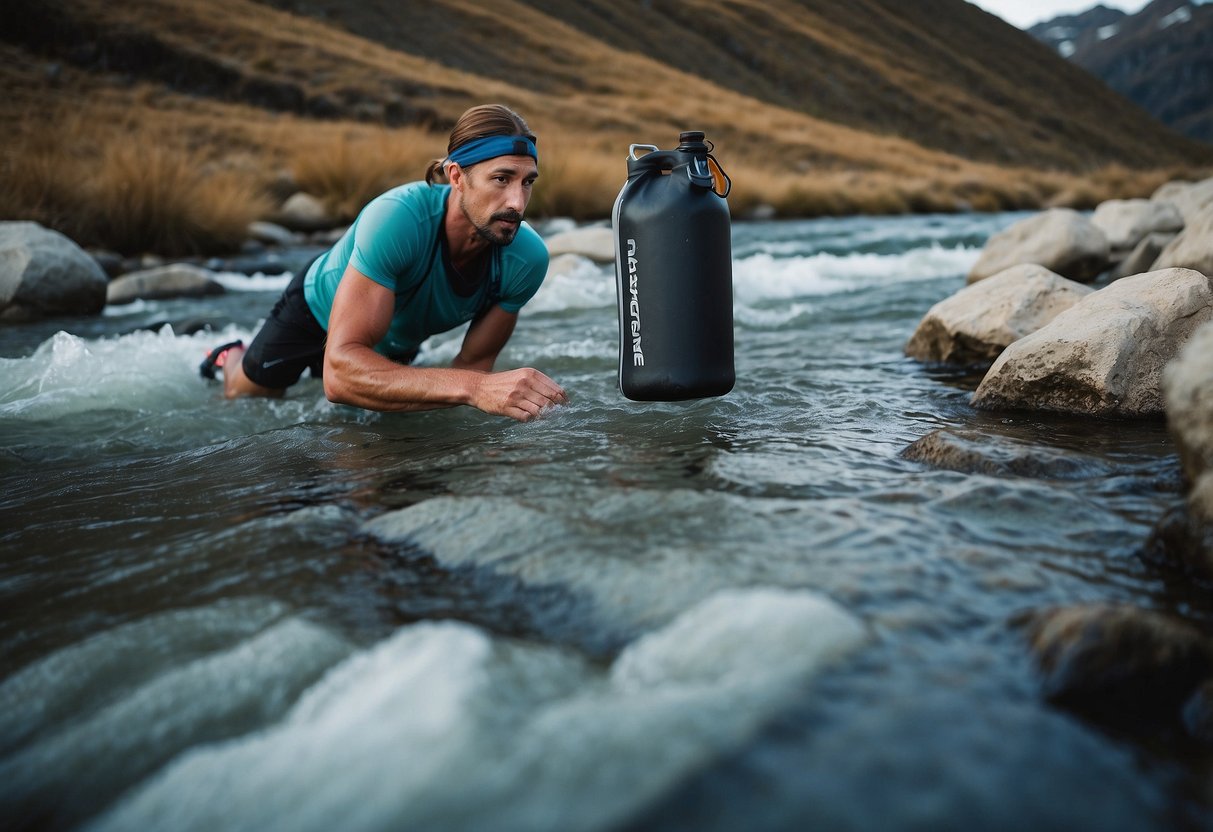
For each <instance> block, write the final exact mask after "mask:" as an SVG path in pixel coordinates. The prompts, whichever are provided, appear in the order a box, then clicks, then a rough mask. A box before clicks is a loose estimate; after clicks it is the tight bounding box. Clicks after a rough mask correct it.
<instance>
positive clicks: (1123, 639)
mask: <svg viewBox="0 0 1213 832" xmlns="http://www.w3.org/2000/svg"><path fill="white" fill-rule="evenodd" d="M1019 623H1021V624H1023V625H1024V628H1025V632H1026V635H1027V638H1028V646H1029V647H1030V649H1031V652H1032V655H1033V658H1034V659H1035V660H1036V664H1037V667H1038V669H1039V670H1040V673H1041V676H1042V686H1043V690H1044V694H1045V696H1046V698H1048V699H1049V701H1051V702H1054V703H1056V704H1059V705H1063V706H1065V707H1069V708H1072V709H1074V710H1075V711H1078V712H1080V713H1085V714H1088V715H1090V716H1093V717H1097V718H1101V719H1108V720H1111V721H1114V722H1117V723H1121V724H1126V725H1128V724H1134V725H1140V724H1142V723H1153V724H1157V723H1158V722H1161V721H1165V722H1173V721H1177V720H1178V719H1179V717H1180V708H1181V707H1182V706H1183V704H1184V702H1185V701H1186V700H1188V698H1189V697H1190V696H1191V695H1192V694H1193V692H1194V691H1195V690H1196V688H1197V687H1198V686H1199V685H1200V684H1201V683H1202V682H1203V681H1205V680H1206V679H1209V678H1210V677H1211V676H1213V642H1210V640H1209V638H1208V637H1206V636H1205V635H1204V634H1203V633H1201V632H1200V631H1199V630H1197V629H1196V628H1195V627H1194V626H1192V625H1190V624H1188V623H1186V622H1183V621H1180V620H1178V619H1174V618H1171V617H1168V616H1166V615H1163V614H1161V613H1157V612H1153V611H1150V610H1145V609H1139V608H1136V607H1131V606H1123V605H1110V604H1089V605H1079V606H1074V607H1060V608H1054V609H1046V610H1038V611H1034V612H1032V613H1029V614H1028V615H1026V616H1024V617H1023V618H1022V619H1021V620H1020V622H1019Z"/></svg>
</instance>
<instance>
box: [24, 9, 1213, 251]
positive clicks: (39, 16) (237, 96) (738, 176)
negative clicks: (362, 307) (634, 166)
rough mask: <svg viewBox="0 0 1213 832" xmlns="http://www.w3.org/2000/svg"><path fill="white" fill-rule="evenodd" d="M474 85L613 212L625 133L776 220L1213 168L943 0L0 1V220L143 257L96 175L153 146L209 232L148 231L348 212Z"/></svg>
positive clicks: (1189, 146) (590, 198) (428, 154)
mask: <svg viewBox="0 0 1213 832" xmlns="http://www.w3.org/2000/svg"><path fill="white" fill-rule="evenodd" d="M483 101H503V102H506V103H509V104H511V105H512V106H515V107H516V108H517V109H518V110H519V111H520V112H522V113H523V114H524V115H526V116H527V118H528V119H529V120H530V122H531V124H532V127H534V128H535V129H536V130H537V131H538V133H539V134H540V147H541V149H542V155H543V176H542V178H541V188H540V190H539V192H538V193H537V196H536V204H535V206H534V207H535V210H536V211H538V212H542V213H553V214H571V215H574V216H580V217H592V216H596V217H602V216H606V215H607V214H608V212H609V208H610V204H611V201H612V199H613V196H614V193H615V192H616V191H617V189H618V187H619V185H620V184H621V182H622V179H623V173H624V170H623V163H622V160H623V156H624V155H625V153H626V149H627V146H628V144H629V143H630V142H654V143H659V144H662V145H666V146H669V145H671V144H672V143H673V142H674V141H675V140H676V137H677V134H678V132H679V131H680V130H683V129H691V128H695V129H703V130H706V131H707V132H708V134H709V137H710V138H712V139H713V140H714V141H715V142H716V145H717V151H718V155H719V157H720V158H721V160H722V161H723V162H724V163H725V165H726V167H727V168H728V169H729V170H730V173H731V174H733V177H734V180H735V181H736V183H737V187H736V190H735V196H734V197H733V198H731V202H732V203H733V206H734V210H735V211H744V210H746V209H747V208H748V207H751V206H754V205H757V204H759V203H768V204H771V205H773V206H775V208H776V209H777V210H778V211H780V212H781V213H783V214H788V215H792V214H800V215H805V214H821V213H849V212H857V211H868V212H898V211H907V210H955V209H957V208H963V207H975V208H978V209H995V208H1008V207H1030V206H1034V205H1040V204H1044V203H1046V202H1050V201H1052V202H1061V203H1067V204H1083V203H1084V202H1089V201H1092V200H1094V199H1097V198H1100V197H1103V196H1107V195H1113V194H1127V193H1128V192H1131V191H1143V190H1148V189H1150V188H1152V187H1154V186H1155V185H1157V184H1158V183H1159V182H1161V181H1163V180H1164V179H1166V178H1168V177H1170V176H1172V175H1176V174H1183V173H1190V172H1191V171H1193V170H1199V169H1201V168H1204V167H1207V166H1209V165H1210V164H1213V150H1211V149H1210V148H1208V147H1205V146H1202V145H1198V144H1196V143H1193V142H1191V141H1189V140H1187V139H1184V138H1182V137H1179V136H1177V135H1175V134H1173V133H1171V132H1169V131H1168V130H1166V129H1165V128H1163V127H1162V126H1161V125H1159V124H1157V123H1156V122H1154V121H1152V120H1151V119H1150V118H1149V117H1147V116H1146V115H1145V114H1144V113H1143V112H1142V111H1140V110H1138V109H1137V108H1136V107H1134V106H1133V105H1131V104H1129V103H1128V102H1127V101H1125V100H1124V99H1121V98H1120V97H1118V96H1116V95H1115V94H1112V93H1110V92H1109V91H1107V90H1106V89H1105V88H1103V87H1102V85H1100V84H1099V83H1098V82H1096V81H1094V80H1093V79H1092V78H1090V77H1089V76H1087V75H1086V74H1085V73H1083V72H1081V71H1080V70H1079V69H1077V68H1076V67H1073V66H1071V65H1070V64H1069V63H1067V62H1066V61H1064V60H1063V59H1061V58H1059V57H1058V56H1056V55H1054V54H1053V53H1052V51H1051V50H1049V49H1048V48H1047V47H1045V46H1043V45H1041V44H1038V43H1036V42H1035V41H1034V40H1032V39H1031V38H1030V37H1029V36H1027V35H1026V34H1024V33H1021V32H1019V31H1017V30H1015V29H1013V28H1012V27H1010V26H1007V25H1005V24H1003V23H1002V22H1001V21H998V20H997V19H996V18H994V17H992V16H990V15H987V14H985V13H984V12H981V11H979V10H978V9H976V8H975V7H972V6H969V5H968V4H966V3H964V2H962V0H924V2H921V3H915V4H899V3H896V2H894V1H893V0H856V2H855V3H852V4H847V5H846V6H845V8H844V7H843V6H840V5H839V4H834V3H829V2H826V0H804V1H803V2H799V3H797V2H791V0H771V2H759V0H733V2H713V3H708V2H699V0H684V1H683V2H658V1H657V0H634V2H620V0H585V2H573V1H572V0H532V2H525V3H524V2H516V1H515V0H499V2H496V3H494V4H492V5H491V6H490V5H484V4H481V3H476V2H467V1H466V0H435V2H430V3H424V4H423V3H408V4H401V3H399V2H388V0H348V2H344V1H343V0H266V1H265V2H256V1H255V0H134V2H128V3H125V4H112V3H109V2H108V0H6V2H5V3H3V4H0V116H3V117H4V119H5V123H6V124H9V125H14V129H13V130H12V131H11V132H10V133H9V136H8V138H6V140H5V141H4V144H3V145H2V146H0V149H2V153H0V165H2V166H3V167H2V168H0V174H3V176H2V177H0V215H3V216H6V217H14V216H33V217H35V218H39V219H43V220H44V221H48V222H51V223H52V224H55V225H57V226H60V227H64V228H65V229H67V230H69V231H71V232H72V233H73V234H74V235H75V236H77V237H78V238H81V237H83V238H85V239H86V240H87V239H89V238H90V237H92V238H95V241H96V242H99V243H108V244H110V245H113V246H116V247H120V248H124V249H133V248H138V247H139V246H140V245H141V243H140V242H139V240H140V239H141V234H142V236H143V237H146V233H145V232H140V231H138V229H134V230H132V229H127V230H126V231H125V232H124V236H123V238H122V240H121V242H120V243H116V242H113V240H112V238H113V236H114V235H115V234H116V233H117V232H116V231H115V230H114V229H112V228H111V229H104V228H99V227H98V223H99V222H100V220H99V219H98V217H103V216H105V215H107V214H113V213H114V212H115V211H120V210H125V209H124V207H123V206H124V203H123V201H122V200H123V199H128V200H129V198H130V197H131V192H132V191H140V192H142V191H145V190H147V189H149V188H150V187H151V186H150V185H149V184H146V183H144V184H141V185H131V184H130V183H129V182H127V184H126V185H124V184H123V182H122V181H120V179H121V177H119V178H117V179H116V178H114V175H111V176H109V177H107V176H106V175H105V174H106V173H107V172H110V171H113V170H117V169H121V168H122V166H121V164H120V163H119V162H118V161H115V160H120V159H121V158H122V157H123V154H126V155H128V156H130V155H133V156H134V157H135V158H136V159H138V158H147V159H150V158H152V157H153V156H154V155H157V154H158V155H161V156H165V157H167V159H168V161H166V162H165V163H164V164H163V165H161V166H160V168H157V169H163V170H173V169H174V168H173V165H172V164H171V163H170V162H171V161H172V160H176V161H177V162H178V163H179V164H178V173H177V174H176V176H177V177H178V179H177V180H175V181H176V182H177V187H178V188H179V189H180V188H190V189H192V188H203V187H208V188H210V191H209V192H208V195H207V196H205V199H206V200H208V201H217V202H219V203H222V206H223V208H222V210H216V211H214V212H212V213H214V214H215V215H224V216H226V217H228V219H229V222H228V225H229V226H231V227H230V228H228V229H227V230H226V231H222V232H221V233H217V234H216V235H214V237H213V238H212V239H203V238H202V236H200V232H198V231H197V230H196V229H197V228H199V227H201V226H204V225H206V224H207V223H208V222H210V220H207V219H206V218H205V217H202V216H192V217H182V218H181V219H180V220H178V221H177V223H178V225H179V226H180V229H179V231H180V233H177V234H170V235H161V237H162V239H161V240H160V241H159V242H156V243H155V246H156V247H158V248H162V249H172V248H190V247H193V248H216V247H223V246H225V245H230V244H232V241H233V240H234V239H235V236H237V234H236V231H235V230H233V229H235V227H236V226H238V225H239V222H240V221H242V219H243V217H237V216H235V214H236V213H239V212H236V211H234V209H233V207H232V206H233V205H235V204H241V203H242V202H243V203H247V204H248V205H249V206H250V208H249V211H247V212H244V213H249V214H254V215H256V214H263V213H266V212H267V211H268V210H269V208H270V207H271V206H272V204H273V203H274V201H275V200H276V199H278V198H280V197H281V196H282V194H284V193H285V192H287V191H288V190H290V189H291V188H292V187H294V186H296V185H299V186H303V187H306V188H308V189H309V190H312V191H314V192H318V193H321V195H323V196H324V197H326V198H327V199H328V200H329V201H330V202H331V203H332V204H333V205H334V207H336V208H337V209H338V210H340V211H342V212H343V213H345V214H347V215H348V214H349V213H350V212H352V211H353V210H356V207H357V206H358V205H359V204H361V202H362V201H363V200H364V199H366V198H369V196H371V195H373V193H374V192H376V190H377V189H379V188H381V187H386V185H387V184H390V183H391V182H393V181H401V180H405V179H410V178H415V177H416V176H418V175H419V173H420V171H421V168H422V166H423V165H424V163H425V162H426V161H427V160H428V159H429V158H432V157H434V156H438V155H441V153H442V150H443V146H444V142H445V131H446V130H447V129H448V128H449V126H450V124H451V123H452V122H453V120H454V119H455V118H456V117H457V116H458V114H459V113H460V112H462V110H463V109H465V108H466V107H468V106H470V105H472V104H474V103H480V102H483ZM143 167H147V168H150V167H151V166H147V165H145V166H143ZM139 168H140V166H139V165H137V164H136V165H134V169H135V171H136V173H134V174H132V173H130V172H129V170H128V173H127V174H126V176H127V178H128V179H130V178H131V177H136V178H137V175H142V176H143V177H144V178H147V176H149V175H150V173H149V171H147V170H143V171H140V170H139ZM189 172H192V173H194V174H195V176H194V180H196V181H190V177H189V176H187V175H186V174H187V173H189ZM140 199H141V200H142V201H143V202H146V201H147V199H148V197H147V195H146V194H142V195H141V196H140ZM200 199H202V197H200ZM187 203H188V200H187ZM180 210H182V211H184V208H183V209H180ZM151 213H152V216H151V217H150V218H149V219H148V220H146V222H149V223H153V224H154V222H155V211H152V212H151ZM195 214H197V210H195ZM191 240H193V241H194V242H191ZM199 240H200V241H199ZM89 241H94V240H89Z"/></svg>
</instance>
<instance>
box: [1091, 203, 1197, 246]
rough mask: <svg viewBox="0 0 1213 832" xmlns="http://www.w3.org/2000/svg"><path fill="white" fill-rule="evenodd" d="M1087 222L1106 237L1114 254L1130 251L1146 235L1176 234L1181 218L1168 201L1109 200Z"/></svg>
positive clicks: (1182, 225) (1181, 223)
mask: <svg viewBox="0 0 1213 832" xmlns="http://www.w3.org/2000/svg"><path fill="white" fill-rule="evenodd" d="M1091 223H1092V225H1094V226H1095V227H1096V228H1098V229H1099V230H1100V231H1102V232H1103V233H1104V236H1105V237H1107V238H1108V245H1110V246H1111V247H1112V251H1113V253H1114V254H1115V253H1116V252H1121V253H1124V252H1128V251H1131V250H1133V249H1134V248H1135V247H1136V246H1137V244H1138V243H1140V242H1141V241H1142V240H1144V239H1145V238H1146V236H1148V235H1150V234H1153V233H1156V232H1161V233H1164V234H1166V233H1172V232H1176V231H1179V230H1180V229H1181V228H1183V227H1184V218H1183V215H1181V214H1180V213H1179V209H1178V208H1176V207H1175V204H1174V203H1172V202H1163V201H1154V200H1150V199H1110V200H1108V201H1107V202H1103V203H1101V204H1100V205H1099V207H1097V208H1096V209H1095V213H1094V214H1092V215H1091Z"/></svg>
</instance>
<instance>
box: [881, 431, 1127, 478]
mask: <svg viewBox="0 0 1213 832" xmlns="http://www.w3.org/2000/svg"><path fill="white" fill-rule="evenodd" d="M901 456H902V458H903V459H908V460H910V461H912V462H921V463H923V464H924V465H929V466H931V467H932V468H942V469H944V470H947V471H959V472H960V473H962V474H987V475H989V476H996V477H997V476H1010V477H1033V478H1036V479H1080V478H1084V477H1090V476H1095V475H1098V474H1102V473H1106V470H1107V466H1106V465H1105V464H1104V463H1102V462H1101V461H1100V460H1098V459H1095V458H1094V457H1089V456H1085V455H1082V454H1075V453H1063V452H1061V451H1056V450H1053V449H1051V448H1044V447H1040V446H1036V445H1029V444H1027V443H1024V442H1019V441H1016V440H1013V439H1007V438H1003V437H995V436H989V435H987V434H983V433H979V432H978V431H971V430H952V429H946V428H944V429H940V430H936V431H932V432H931V433H928V434H927V435H926V436H924V437H922V438H921V439H918V440H917V441H915V442H914V443H913V444H911V445H910V446H909V447H907V448H906V449H905V450H904V451H902V452H901Z"/></svg>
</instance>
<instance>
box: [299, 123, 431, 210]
mask: <svg viewBox="0 0 1213 832" xmlns="http://www.w3.org/2000/svg"><path fill="white" fill-rule="evenodd" d="M445 147H446V137H445V136H438V135H435V134H433V133H429V132H426V131H424V130H421V129H418V128H402V129H397V130H388V129H385V128H381V127H362V128H357V129H346V130H341V131H332V130H323V131H322V130H311V131H297V133H296V135H295V136H294V137H293V138H292V144H291V148H290V151H289V156H288V159H287V167H288V168H289V170H290V173H291V175H292V177H293V179H294V181H295V183H296V184H297V185H298V186H299V188H300V189H301V190H303V191H306V192H307V193H310V194H312V195H313V196H315V197H318V198H320V199H321V200H323V201H324V202H325V204H326V205H327V206H328V207H329V209H330V210H331V211H332V212H333V214H334V216H336V217H338V218H340V219H342V220H344V221H350V220H352V219H353V218H354V217H355V216H356V215H357V214H358V212H359V211H360V210H362V207H363V206H364V205H366V203H367V202H369V201H370V200H371V199H373V198H374V197H376V196H378V195H379V194H381V193H383V192H384V191H386V190H387V189H389V188H391V187H393V186H395V185H399V184H401V183H404V182H412V181H414V180H417V179H421V178H422V177H423V176H424V175H425V168H426V166H427V165H428V164H429V163H430V161H431V160H432V159H435V158H437V157H439V156H441V155H442V151H443V150H444V149H445Z"/></svg>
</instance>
